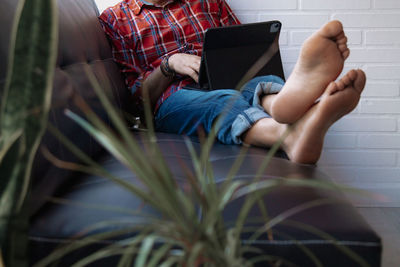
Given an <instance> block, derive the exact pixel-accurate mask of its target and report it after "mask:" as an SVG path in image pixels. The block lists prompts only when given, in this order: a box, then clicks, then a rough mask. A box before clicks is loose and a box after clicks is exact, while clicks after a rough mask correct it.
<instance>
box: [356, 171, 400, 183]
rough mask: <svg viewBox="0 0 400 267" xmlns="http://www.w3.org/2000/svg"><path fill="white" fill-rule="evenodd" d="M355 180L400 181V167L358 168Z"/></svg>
mask: <svg viewBox="0 0 400 267" xmlns="http://www.w3.org/2000/svg"><path fill="white" fill-rule="evenodd" d="M357 181H360V182H367V183H368V182H375V181H379V182H382V183H385V182H386V183H390V182H400V168H360V169H357Z"/></svg>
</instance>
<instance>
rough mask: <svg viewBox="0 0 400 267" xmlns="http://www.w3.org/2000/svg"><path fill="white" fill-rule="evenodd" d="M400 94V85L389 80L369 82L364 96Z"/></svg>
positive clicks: (393, 95)
mask: <svg viewBox="0 0 400 267" xmlns="http://www.w3.org/2000/svg"><path fill="white" fill-rule="evenodd" d="M399 95H400V85H399V84H398V83H388V82H367V84H366V86H365V89H364V91H363V93H362V96H363V97H395V96H399Z"/></svg>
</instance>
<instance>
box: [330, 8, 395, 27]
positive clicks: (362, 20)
mask: <svg viewBox="0 0 400 267" xmlns="http://www.w3.org/2000/svg"><path fill="white" fill-rule="evenodd" d="M332 18H333V19H338V20H340V21H341V22H342V23H343V24H344V26H345V27H360V28H366V27H377V28H382V27H384V28H394V27H396V28H398V27H400V14H392V13H387V14H384V13H382V12H379V13H371V14H340V13H339V14H334V15H333V16H332Z"/></svg>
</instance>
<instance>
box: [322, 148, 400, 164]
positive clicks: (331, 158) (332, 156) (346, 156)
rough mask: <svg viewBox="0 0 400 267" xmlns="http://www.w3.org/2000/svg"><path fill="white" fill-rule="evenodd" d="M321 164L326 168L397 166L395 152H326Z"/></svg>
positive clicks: (323, 154)
mask: <svg viewBox="0 0 400 267" xmlns="http://www.w3.org/2000/svg"><path fill="white" fill-rule="evenodd" d="M319 164H321V165H324V166H331V167H332V166H369V167H371V166H388V167H394V166H396V164H397V155H396V153H395V152H380V151H354V150H340V151H336V150H325V151H324V153H322V156H321V159H320V161H319Z"/></svg>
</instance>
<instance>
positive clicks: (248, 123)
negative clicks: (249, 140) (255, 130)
mask: <svg viewBox="0 0 400 267" xmlns="http://www.w3.org/2000/svg"><path fill="white" fill-rule="evenodd" d="M263 118H270V116H269V115H268V114H267V113H265V112H264V111H262V110H261V109H259V108H256V107H251V108H248V109H246V110H245V111H243V112H242V113H241V114H239V115H237V117H236V119H235V120H234V121H233V123H232V128H231V134H232V140H233V142H234V143H235V144H238V145H239V144H241V143H242V140H241V136H242V134H243V133H245V132H246V131H247V130H248V129H250V128H251V127H252V126H253V125H254V123H256V122H257V121H259V120H261V119H263Z"/></svg>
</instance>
